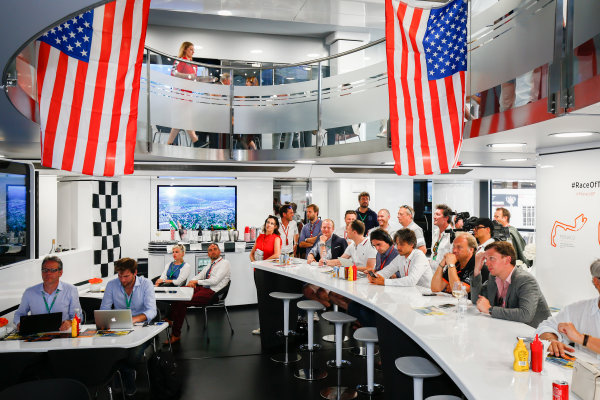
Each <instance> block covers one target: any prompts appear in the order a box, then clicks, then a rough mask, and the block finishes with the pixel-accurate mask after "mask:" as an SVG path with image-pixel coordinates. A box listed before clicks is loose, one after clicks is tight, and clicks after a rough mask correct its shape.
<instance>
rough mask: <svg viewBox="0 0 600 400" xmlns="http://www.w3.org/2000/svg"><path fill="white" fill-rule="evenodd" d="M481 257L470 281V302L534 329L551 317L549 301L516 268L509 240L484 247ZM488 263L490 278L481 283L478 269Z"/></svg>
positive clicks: (485, 311) (513, 252)
mask: <svg viewBox="0 0 600 400" xmlns="http://www.w3.org/2000/svg"><path fill="white" fill-rule="evenodd" d="M484 254H485V255H484V257H483V258H482V260H481V262H480V263H479V264H478V265H476V266H475V271H474V273H473V281H472V282H471V301H473V304H476V305H477V309H478V310H479V311H481V312H482V313H485V314H489V315H491V316H492V318H498V319H506V320H509V321H516V322H523V323H525V324H527V325H530V326H532V327H534V328H537V326H538V325H539V324H540V323H541V322H542V321H544V320H545V319H546V318H548V317H549V316H550V310H548V304H547V303H546V299H545V298H544V295H543V294H542V292H541V290H540V288H539V286H538V284H537V281H536V280H535V278H534V277H533V276H532V275H531V274H529V273H528V272H526V271H524V270H522V269H520V268H517V267H516V266H515V264H516V258H517V255H516V253H515V249H514V248H513V246H512V245H511V244H510V243H508V242H494V243H491V244H488V245H487V246H486V247H485V253H484ZM484 262H485V264H486V265H487V268H488V270H489V272H490V277H489V279H488V280H487V282H485V283H482V279H481V269H482V267H483V264H484Z"/></svg>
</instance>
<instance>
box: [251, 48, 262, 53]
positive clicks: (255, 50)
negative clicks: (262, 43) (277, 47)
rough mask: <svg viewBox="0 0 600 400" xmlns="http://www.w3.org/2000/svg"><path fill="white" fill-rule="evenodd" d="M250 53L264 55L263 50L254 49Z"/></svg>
mask: <svg viewBox="0 0 600 400" xmlns="http://www.w3.org/2000/svg"><path fill="white" fill-rule="evenodd" d="M250 53H252V54H260V53H262V50H261V49H254V50H250Z"/></svg>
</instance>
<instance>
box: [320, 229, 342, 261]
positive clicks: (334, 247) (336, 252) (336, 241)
mask: <svg viewBox="0 0 600 400" xmlns="http://www.w3.org/2000/svg"><path fill="white" fill-rule="evenodd" d="M320 236H321V235H319V237H318V238H317V240H316V241H315V244H314V246H313V248H314V247H315V246H316V247H317V249H318V246H319V239H320ZM346 247H348V242H347V241H346V239H344V238H341V237H339V236H338V235H336V234H335V233H334V234H332V235H331V259H332V260H335V259H336V258H339V257H341V256H342V254H344V251H346ZM320 259H321V254H320V252H319V251H317V254H316V256H315V260H317V261H319V260H320Z"/></svg>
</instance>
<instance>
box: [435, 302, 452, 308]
mask: <svg viewBox="0 0 600 400" xmlns="http://www.w3.org/2000/svg"><path fill="white" fill-rule="evenodd" d="M450 307H454V304H451V303H446V304H440V305H439V306H438V308H450Z"/></svg>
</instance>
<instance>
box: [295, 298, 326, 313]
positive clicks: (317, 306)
mask: <svg viewBox="0 0 600 400" xmlns="http://www.w3.org/2000/svg"><path fill="white" fill-rule="evenodd" d="M297 307H298V308H299V309H301V310H305V311H318V310H322V309H324V308H325V307H324V306H323V304H321V303H319V302H318V301H316V300H302V301H299V302H298V305H297Z"/></svg>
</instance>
